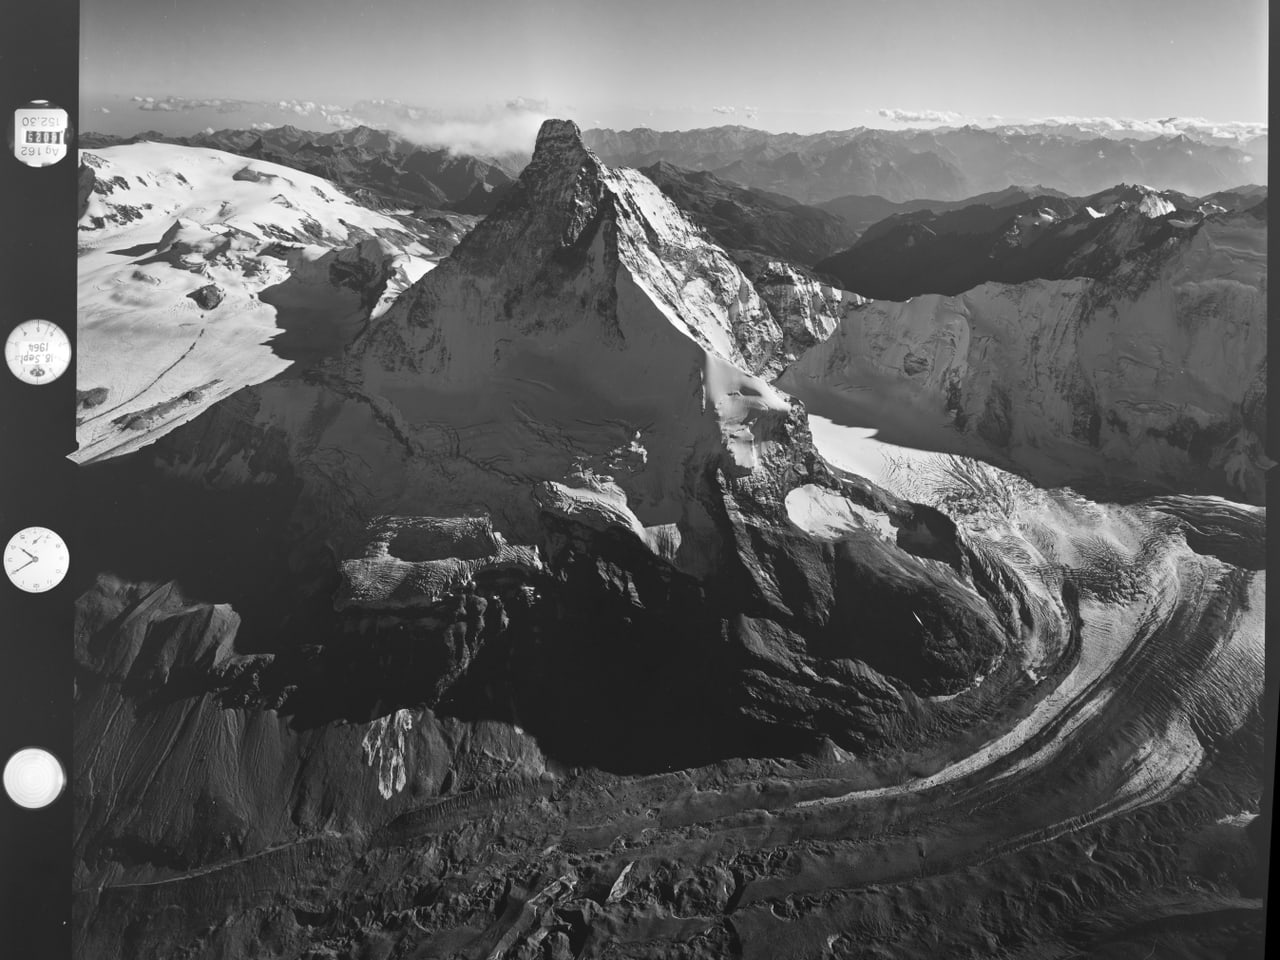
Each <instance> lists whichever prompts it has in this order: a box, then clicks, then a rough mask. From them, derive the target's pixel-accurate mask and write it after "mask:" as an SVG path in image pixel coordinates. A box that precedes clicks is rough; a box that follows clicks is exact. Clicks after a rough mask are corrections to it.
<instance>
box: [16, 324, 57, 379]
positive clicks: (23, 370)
mask: <svg viewBox="0 0 1280 960" xmlns="http://www.w3.org/2000/svg"><path fill="white" fill-rule="evenodd" d="M4 358H5V360H6V362H8V364H9V369H10V370H11V371H12V372H13V375H14V376H15V377H17V378H18V379H19V380H21V381H22V382H23V383H34V384H37V385H39V384H44V383H53V381H55V380H57V379H58V378H59V377H60V376H62V375H63V374H64V373H66V372H67V367H69V366H70V365H71V341H70V340H69V339H67V335H66V333H64V332H63V330H62V328H61V327H60V326H58V325H57V324H56V323H53V322H52V321H50V320H27V321H26V322H25V323H20V324H18V325H17V326H16V327H14V328H13V333H11V334H9V339H8V340H6V341H5V344H4Z"/></svg>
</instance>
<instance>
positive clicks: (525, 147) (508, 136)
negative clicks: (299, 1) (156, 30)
mask: <svg viewBox="0 0 1280 960" xmlns="http://www.w3.org/2000/svg"><path fill="white" fill-rule="evenodd" d="M132 102H133V103H134V105H135V106H136V107H137V109H139V110H147V111H156V112H164V113H178V112H188V111H195V110H213V111H216V112H218V113H239V112H244V111H255V112H257V113H258V115H259V116H261V115H262V112H263V111H269V112H271V113H280V114H286V115H287V116H286V117H284V118H283V120H284V121H285V122H289V121H292V119H293V118H294V117H298V118H300V119H304V120H315V121H319V123H320V124H322V125H324V126H327V127H332V128H336V129H339V130H347V129H350V128H352V127H359V126H367V127H375V128H378V129H384V130H389V131H391V132H392V133H396V134H399V135H400V136H402V137H404V138H406V139H408V140H412V141H413V142H415V143H419V144H422V145H423V146H428V147H448V148H450V149H452V150H454V151H456V152H460V153H471V154H503V153H528V152H530V151H531V150H532V149H533V143H534V140H535V139H536V137H537V133H538V128H539V127H540V126H541V125H542V121H543V120H545V119H546V118H547V117H548V116H550V109H551V108H550V104H549V103H548V102H547V101H546V100H545V99H539V98H535V97H525V96H519V97H513V98H511V99H510V100H508V101H506V102H505V103H503V104H501V105H500V106H494V107H488V108H482V109H478V110H473V111H470V112H467V113H460V114H459V113H455V114H446V113H443V112H441V111H438V110H432V109H430V108H427V107H421V106H415V105H413V104H407V103H404V102H402V101H400V100H394V99H380V98H377V99H370V100H361V101H358V102H356V103H354V104H352V105H351V106H349V107H344V106H341V105H339V104H330V103H317V102H316V101H313V100H296V99H295V100H240V99H235V98H228V97H175V96H167V97H152V96H135V97H133V98H132ZM279 125H280V124H279V123H276V124H272V123H269V122H266V121H262V120H255V121H254V122H252V123H250V124H249V127H250V128H251V129H254V130H266V129H270V128H271V127H273V126H279Z"/></svg>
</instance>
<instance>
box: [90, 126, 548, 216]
mask: <svg viewBox="0 0 1280 960" xmlns="http://www.w3.org/2000/svg"><path fill="white" fill-rule="evenodd" d="M144 141H151V142H158V143H173V144H180V145H183V146H189V147H207V148H210V149H214V150H225V151H226V152H228V153H234V154H237V155H239V156H242V157H249V158H252V159H255V160H266V161H269V162H271V163H278V164H280V165H282V166H286V167H292V168H294V169H295V170H302V171H303V172H305V173H310V174H312V175H314V176H318V177H324V178H325V179H326V180H330V181H332V182H333V183H335V184H337V185H339V186H341V187H343V188H344V189H346V190H347V192H348V193H349V194H351V195H352V196H353V197H354V198H356V199H359V200H361V201H362V202H366V203H371V204H373V205H375V206H384V207H385V206H409V207H413V208H421V207H425V208H429V209H438V210H452V211H454V212H457V213H470V214H485V213H488V212H489V211H490V210H492V209H493V206H494V205H495V204H496V203H497V201H498V199H500V198H501V196H502V193H503V191H504V190H505V189H506V188H508V187H509V186H510V185H511V184H512V183H513V182H514V177H515V176H516V175H517V174H518V173H519V171H520V168H521V167H522V166H523V161H522V160H521V159H519V158H511V157H508V158H505V159H500V158H481V157H473V156H469V155H467V154H460V153H454V152H453V151H451V150H448V149H433V148H424V147H421V146H419V145H417V144H414V143H412V142H410V141H409V140H406V139H405V138H404V137H401V136H398V135H397V134H394V133H390V132H388V131H386V130H374V129H373V128H371V127H354V128H352V129H350V130H340V131H336V132H332V133H313V132H309V131H306V130H299V129H298V128H297V127H294V126H289V125H286V126H283V127H275V128H273V129H269V130H218V131H215V132H213V133H197V134H195V135H193V136H189V137H177V136H171V135H168V134H163V133H159V132H157V131H154V130H149V131H145V132H143V133H139V134H136V135H135V136H132V137H127V138H125V137H116V136H109V135H103V134H96V133H86V134H84V135H82V136H81V137H80V145H81V146H82V147H85V148H89V149H92V148H95V147H107V146H115V145H117V144H122V143H140V142H144Z"/></svg>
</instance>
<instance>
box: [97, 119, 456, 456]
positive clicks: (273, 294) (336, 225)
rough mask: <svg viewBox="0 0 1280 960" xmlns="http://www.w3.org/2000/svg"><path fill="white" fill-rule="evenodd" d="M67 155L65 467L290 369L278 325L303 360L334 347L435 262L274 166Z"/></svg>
mask: <svg viewBox="0 0 1280 960" xmlns="http://www.w3.org/2000/svg"><path fill="white" fill-rule="evenodd" d="M81 159H82V162H83V164H84V165H85V166H86V167H88V168H90V169H91V170H92V172H93V185H92V191H91V193H90V194H89V197H88V203H87V208H86V209H85V211H84V214H83V216H82V218H81V222H80V270H79V276H80V290H79V359H78V369H77V377H78V381H77V382H78V385H79V387H80V390H81V416H80V418H79V420H78V426H79V443H80V449H79V451H78V453H77V454H76V455H75V458H74V459H76V460H78V461H81V462H87V461H92V460H97V459H101V458H104V457H108V456H114V455H118V454H120V453H125V452H128V451H129V450H133V449H136V448H137V447H139V446H141V445H142V444H144V443H148V442H150V441H152V440H154V439H156V438H157V437H158V436H161V435H163V434H164V433H166V432H168V431H169V430H171V429H173V428H174V427H175V426H177V425H178V424H180V423H183V422H185V421H187V420H190V419H191V418H192V417H193V416H195V415H196V414H197V413H199V412H200V411H202V410H204V409H206V408H207V407H208V406H209V405H210V404H212V403H215V402H216V401H218V400H220V399H222V398H224V397H226V396H229V395H230V394H232V393H234V392H235V391H236V390H238V389H239V388H241V387H243V386H246V385H248V384H254V383H261V382H262V381H264V380H267V379H269V378H271V377H273V376H275V375H277V374H279V373H281V372H282V371H284V370H285V369H286V368H288V367H289V366H290V365H291V364H292V363H294V362H296V361H306V360H307V359H308V356H307V350H298V349H293V350H291V349H289V338H285V339H283V340H281V339H278V338H280V337H281V334H282V333H284V332H286V327H287V326H288V325H289V322H290V321H287V320H285V319H283V318H284V317H285V316H286V315H287V316H288V317H290V318H291V319H292V322H293V323H294V324H301V325H303V326H304V327H306V329H303V330H299V331H298V332H297V333H298V335H297V336H295V337H293V338H292V339H293V340H295V341H297V342H298V343H306V344H308V348H307V349H309V350H312V351H314V350H316V349H317V348H318V347H322V346H323V345H324V344H326V343H331V342H338V343H342V342H345V341H346V340H347V339H349V338H350V336H352V335H354V334H355V332H356V331H357V330H358V328H359V326H360V324H361V323H363V322H364V321H365V320H366V319H367V318H368V317H369V316H370V314H371V313H372V314H373V315H375V316H376V315H378V314H379V313H381V312H382V310H384V309H386V307H387V306H388V305H389V303H390V301H391V300H392V299H394V297H395V295H396V294H398V293H399V292H400V291H401V290H403V289H405V288H407V287H408V286H409V285H410V284H412V283H413V282H414V281H416V280H417V279H418V278H420V277H421V276H422V275H423V274H424V273H426V272H427V271H428V270H429V269H431V267H432V266H434V262H435V260H436V259H437V257H436V255H435V252H434V251H433V250H432V249H430V248H428V246H427V245H425V244H424V243H423V242H422V240H421V238H420V237H418V236H415V234H414V233H413V232H411V231H410V230H409V229H406V226H405V223H403V222H401V221H399V220H397V219H395V218H394V217H392V216H389V215H387V214H385V213H379V212H375V211H372V210H369V209H366V208H365V207H362V206H360V205H359V204H357V203H355V202H354V201H352V200H350V199H349V198H347V197H346V196H345V195H343V194H342V193H341V192H340V191H339V190H338V189H337V188H336V187H334V186H333V185H332V184H331V183H329V182H328V181H325V180H323V179H321V178H319V177H314V176H311V175H310V174H306V173H302V172H300V171H297V170H290V169H287V168H285V167H281V166H278V165H276V164H272V163H264V162H261V161H257V160H247V159H245V158H243V157H237V156H233V155H231V154H228V153H222V152H220V151H217V150H202V149H196V148H191V147H182V146H175V145H172V144H163V143H138V144H131V145H127V146H118V147H109V148H106V149H103V150H96V151H92V152H90V151H84V152H82V154H81ZM335 285H339V286H340V287H341V289H335ZM104 391H105V392H104Z"/></svg>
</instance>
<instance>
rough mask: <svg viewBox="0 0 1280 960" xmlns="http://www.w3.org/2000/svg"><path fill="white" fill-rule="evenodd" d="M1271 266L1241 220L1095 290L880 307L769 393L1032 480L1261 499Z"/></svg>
mask: <svg viewBox="0 0 1280 960" xmlns="http://www.w3.org/2000/svg"><path fill="white" fill-rule="evenodd" d="M1265 263H1266V239H1265V232H1263V231H1260V230H1259V229H1258V225H1257V221H1255V220H1253V219H1252V218H1250V217H1248V216H1247V215H1237V216H1234V217H1227V218H1213V219H1210V220H1206V221H1204V222H1203V223H1201V224H1200V225H1199V227H1198V228H1197V229H1195V230H1194V231H1191V232H1189V233H1187V234H1185V235H1181V236H1176V237H1170V238H1168V239H1166V240H1165V241H1164V242H1163V243H1161V244H1159V245H1158V246H1156V247H1154V248H1151V249H1149V250H1147V251H1146V252H1145V253H1142V254H1131V255H1130V256H1129V257H1127V258H1123V259H1121V260H1120V263H1119V266H1118V267H1116V268H1114V269H1112V270H1110V271H1109V272H1108V273H1107V274H1106V276H1105V278H1104V279H1101V280H1088V279H1070V280H1057V281H1046V280H1040V281H1033V282H1028V283H1022V284H1018V285H1004V284H996V283H988V284H982V285H980V286H978V287H976V288H974V289H972V290H969V291H967V292H966V293H963V294H961V295H959V296H953V297H943V296H937V295H925V296H919V297H916V298H915V299H913V300H911V301H908V302H906V303H892V302H885V301H875V302H873V303H870V304H868V305H867V306H865V307H861V308H859V309H857V310H855V311H854V312H853V313H852V314H850V315H849V316H848V317H847V318H846V319H844V320H843V321H842V322H841V326H840V328H839V330H838V331H837V332H836V333H835V334H833V335H832V336H831V338H830V339H829V340H827V341H826V342H825V343H822V344H820V345H819V346H817V347H815V348H814V349H812V350H811V351H810V352H809V353H808V354H806V355H805V356H804V357H802V358H801V359H800V360H799V361H798V362H797V363H796V364H795V365H793V366H792V367H790V368H789V369H788V370H787V371H786V372H785V373H784V374H783V375H782V377H781V378H780V379H779V381H778V383H779V385H780V386H781V387H782V388H783V389H784V390H787V391H788V392H790V393H792V394H793V395H795V396H797V397H800V398H801V399H803V400H805V402H806V403H807V404H808V405H809V406H810V408H811V409H813V410H815V411H817V412H821V413H825V414H826V415H829V416H831V417H832V418H833V419H836V420H838V421H839V422H842V423H851V424H857V425H860V426H874V427H879V428H881V430H882V434H883V436H884V438H885V439H890V440H895V439H896V440H897V441H898V442H901V443H904V444H906V445H909V446H919V447H925V448H928V449H935V450H948V451H952V452H962V453H970V454H973V455H977V456H981V457H983V458H985V459H989V460H992V461H993V462H997V463H1004V464H1011V465H1014V466H1015V467H1016V468H1017V469H1019V470H1020V471H1022V472H1024V473H1025V474H1026V475H1028V476H1030V477H1032V478H1033V479H1035V480H1036V481H1037V482H1039V483H1042V484H1047V485H1057V484H1063V483H1076V482H1086V480H1089V479H1090V478H1092V483H1093V484H1094V486H1092V487H1091V489H1095V490H1100V491H1104V492H1105V491H1107V490H1110V493H1111V494H1118V493H1120V491H1121V490H1123V489H1124V487H1125V485H1126V483H1127V482H1134V483H1137V484H1138V485H1139V486H1138V488H1137V489H1143V488H1142V486H1141V484H1142V483H1144V482H1145V483H1147V484H1149V485H1150V486H1147V487H1146V489H1148V490H1160V489H1174V490H1183V491H1186V492H1204V493H1220V494H1223V495H1225V496H1228V497H1235V498H1237V499H1245V500H1249V501H1251V502H1260V501H1261V499H1262V498H1263V485H1262V474H1263V472H1264V471H1265V469H1266V468H1267V467H1268V466H1269V463H1270V462H1269V461H1268V460H1267V458H1266V457H1265V455H1264V453H1263V451H1262V439H1261V438H1262V434H1261V433H1260V432H1259V431H1260V427H1261V426H1262V423H1261V421H1260V419H1259V417H1258V415H1257V411H1258V409H1259V408H1258V407H1257V406H1256V402H1254V401H1256V398H1257V397H1258V396H1260V395H1261V393H1260V391H1264V390H1265V388H1264V387H1263V386H1262V383H1263V381H1264V380H1265V370H1266V366H1265V345H1266V322H1265V303H1266V293H1265V291H1266V280H1265ZM886 397H894V398H895V399H896V403H895V404H886V403H885V402H884V400H885V398H886ZM872 398H875V399H874V400H873V399H872ZM895 408H896V409H895ZM1109 483H1110V484H1112V485H1111V486H1110V487H1109V486H1108V484H1109Z"/></svg>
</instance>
